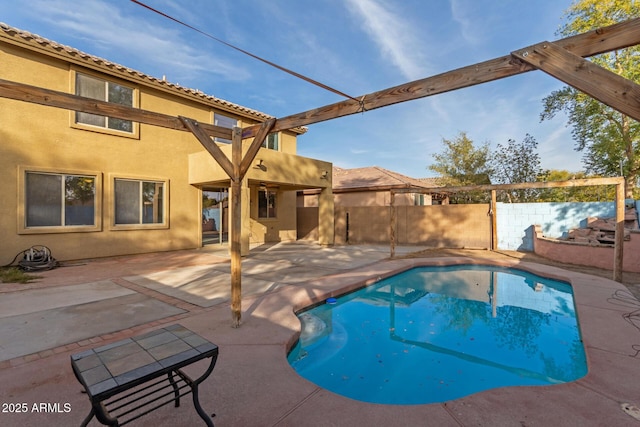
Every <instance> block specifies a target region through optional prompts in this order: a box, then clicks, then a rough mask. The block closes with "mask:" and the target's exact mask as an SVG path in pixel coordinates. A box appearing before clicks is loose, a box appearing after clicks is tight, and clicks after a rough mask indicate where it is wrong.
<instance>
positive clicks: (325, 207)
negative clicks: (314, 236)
mask: <svg viewBox="0 0 640 427" xmlns="http://www.w3.org/2000/svg"><path fill="white" fill-rule="evenodd" d="M334 233H335V228H334V212H333V189H332V188H331V185H328V186H327V187H325V188H323V189H322V190H321V191H320V195H319V196H318V243H320V244H321V245H333V243H334Z"/></svg>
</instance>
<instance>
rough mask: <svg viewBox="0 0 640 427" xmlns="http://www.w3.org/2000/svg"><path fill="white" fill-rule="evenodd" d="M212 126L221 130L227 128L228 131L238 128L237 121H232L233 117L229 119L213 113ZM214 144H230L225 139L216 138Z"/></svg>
mask: <svg viewBox="0 0 640 427" xmlns="http://www.w3.org/2000/svg"><path fill="white" fill-rule="evenodd" d="M213 124H214V125H216V126H220V127H223V128H229V129H233V128H234V127H236V126H238V120H237V119H234V118H233V117H229V116H225V115H223V114H218V113H215V114H214V116H213ZM214 141H215V142H224V143H227V144H230V143H231V140H230V139H225V138H218V137H216V138H215V139H214Z"/></svg>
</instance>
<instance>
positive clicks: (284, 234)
mask: <svg viewBox="0 0 640 427" xmlns="http://www.w3.org/2000/svg"><path fill="white" fill-rule="evenodd" d="M0 64H2V65H1V66H0V79H2V80H4V81H10V82H16V83H22V84H27V85H30V86H34V87H38V88H44V89H49V90H55V91H58V92H64V93H68V94H73V95H79V96H83V97H88V98H93V99H98V100H102V101H107V102H111V103H116V104H119V105H125V106H130V107H135V108H140V109H142V110H146V111H152V112H158V113H162V114H166V115H171V116H184V117H189V118H191V119H194V120H197V121H199V122H201V123H208V124H212V125H217V126H222V127H229V128H230V127H235V126H237V127H247V126H251V125H255V124H258V123H261V122H264V121H265V120H267V119H269V116H268V115H266V114H264V113H261V112H258V111H255V110H252V109H250V108H246V107H243V106H240V105H236V104H233V103H231V102H228V101H225V100H222V99H218V98H215V97H213V96H208V95H206V94H204V93H202V92H200V91H196V90H191V89H188V88H184V87H181V86H179V85H175V84H171V83H168V82H166V81H164V80H163V79H158V78H154V77H151V76H149V75H146V74H143V73H140V72H137V71H135V70H132V69H129V68H127V67H124V66H121V65H117V64H114V63H111V62H109V61H107V60H104V59H101V58H98V57H95V56H92V55H90V54H87V53H84V52H81V51H78V50H76V49H73V48H70V47H68V46H63V45H60V44H57V43H55V42H53V41H50V40H47V39H44V38H42V37H40V36H37V35H34V34H30V33H28V32H25V31H21V30H18V29H16V28H13V27H10V26H8V25H5V24H0ZM0 123H1V126H0V142H1V145H0V150H1V153H2V155H1V156H0V179H1V181H2V186H0V235H1V236H2V244H1V245H0V265H4V264H6V263H8V262H10V261H11V260H12V259H13V258H14V256H15V255H16V254H18V253H20V252H21V251H23V250H25V249H28V248H30V247H31V246H35V245H44V246H47V247H49V248H50V249H51V251H52V253H53V255H54V256H55V257H56V258H57V259H59V260H70V259H82V258H94V257H105V256H114V255H125V254H135V253H144V252H154V251H168V250H178V249H187V248H197V247H200V246H201V245H202V192H203V191H207V190H209V189H212V188H225V187H229V186H230V179H229V177H228V176H227V174H226V173H225V172H224V171H223V170H222V168H221V167H220V166H219V165H218V164H217V162H216V161H215V160H214V159H213V157H212V156H211V155H210V154H209V153H208V152H207V151H205V149H204V147H203V146H202V145H201V144H200V143H199V142H198V140H197V139H196V138H195V137H194V135H193V134H191V133H189V132H181V131H177V130H173V129H168V128H164V127H158V126H152V125H147V124H142V123H136V122H134V121H129V120H123V119H113V118H109V117H103V116H99V115H94V114H88V113H81V112H76V111H72V110H69V109H64V108H54V107H51V106H45V105H38V104H35V103H30V102H23V101H18V100H14V99H9V98H5V97H0ZM304 131H305V129H300V128H299V129H293V130H291V131H282V132H277V133H273V134H270V135H269V136H268V137H267V138H266V140H265V142H264V144H263V148H260V151H259V153H258V155H257V156H256V160H255V165H254V166H252V167H251V168H249V171H248V172H247V174H246V176H245V178H244V180H243V182H242V188H243V191H242V193H241V194H242V204H241V206H242V218H243V221H242V245H243V248H248V247H249V243H262V242H274V241H288V240H295V239H296V237H297V236H296V191H297V190H303V189H309V188H320V189H322V192H324V193H325V197H324V199H323V200H325V201H326V206H325V208H326V211H327V212H331V215H327V221H329V223H328V225H327V226H326V227H324V228H323V230H326V233H324V234H323V235H321V236H319V241H320V242H321V243H325V244H330V243H333V236H332V233H333V197H332V195H331V174H330V171H331V167H332V165H331V163H328V162H324V161H320V160H314V159H309V158H304V157H301V156H298V155H296V149H297V148H296V143H297V136H298V135H299V134H301V133H303V132H304ZM250 142H251V139H247V140H244V141H243V149H246V146H248V144H250ZM216 143H217V144H218V145H219V146H220V147H221V148H222V150H223V151H224V152H226V153H227V155H228V157H229V158H230V157H231V154H230V153H231V147H230V144H229V141H224V140H216ZM327 171H328V172H329V173H328V175H327ZM327 176H328V179H327ZM245 252H246V251H245Z"/></svg>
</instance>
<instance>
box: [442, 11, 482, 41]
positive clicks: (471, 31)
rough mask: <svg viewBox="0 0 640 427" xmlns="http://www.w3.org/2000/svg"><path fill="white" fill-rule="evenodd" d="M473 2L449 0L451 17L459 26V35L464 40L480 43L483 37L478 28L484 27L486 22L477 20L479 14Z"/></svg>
mask: <svg viewBox="0 0 640 427" xmlns="http://www.w3.org/2000/svg"><path fill="white" fill-rule="evenodd" d="M474 3H475V1H474V2H469V1H465V0H449V4H450V6H451V17H452V18H453V21H454V22H455V23H456V24H458V26H459V27H460V35H461V36H462V38H463V39H464V41H465V42H467V43H469V44H471V45H480V44H481V43H482V42H483V37H482V34H481V32H480V31H479V29H480V28H485V27H486V22H485V21H484V20H483V21H481V22H480V21H478V16H479V14H478V13H477V12H478V11H477V10H476V8H475V7H474V6H475V4H474Z"/></svg>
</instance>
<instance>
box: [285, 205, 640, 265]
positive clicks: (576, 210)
mask: <svg viewBox="0 0 640 427" xmlns="http://www.w3.org/2000/svg"><path fill="white" fill-rule="evenodd" d="M630 204H635V205H636V211H637V212H640V201H629V200H628V201H627V202H626V205H627V206H629V205H630ZM334 212H335V213H334V215H335V242H336V244H348V243H352V244H361V243H375V244H389V242H390V233H389V225H390V216H391V208H390V207H389V206H358V207H343V206H336V207H335V211H334ZM396 212H397V214H396V215H397V219H396V221H397V226H396V244H398V245H403V244H404V245H423V246H430V247H448V248H487V249H488V248H490V247H491V217H490V215H489V205H488V204H475V205H436V206H397V207H396ZM297 216H298V238H299V239H316V236H317V224H318V209H317V208H315V207H299V208H298V212H297ZM589 217H601V218H611V217H615V203H614V202H567V203H498V204H497V205H496V225H497V227H496V231H497V236H498V241H497V248H498V249H501V250H517V251H522V252H536V253H537V254H539V255H541V256H544V257H547V258H551V259H555V260H558V261H563V262H567V263H571V264H577V265H590V266H598V267H602V268H607V269H612V268H613V247H607V246H597V247H596V246H590V245H588V244H580V243H573V242H563V241H560V240H557V239H558V238H561V237H563V236H566V234H567V233H568V232H569V231H570V230H572V229H575V228H581V227H584V226H586V224H587V218H589ZM623 252H624V259H623V271H633V272H640V232H638V231H633V232H632V233H631V240H628V241H625V242H624V249H623ZM596 259H597V263H596V261H595V260H596Z"/></svg>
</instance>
